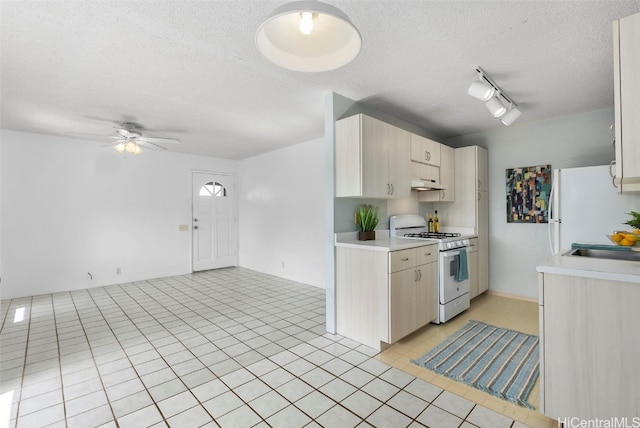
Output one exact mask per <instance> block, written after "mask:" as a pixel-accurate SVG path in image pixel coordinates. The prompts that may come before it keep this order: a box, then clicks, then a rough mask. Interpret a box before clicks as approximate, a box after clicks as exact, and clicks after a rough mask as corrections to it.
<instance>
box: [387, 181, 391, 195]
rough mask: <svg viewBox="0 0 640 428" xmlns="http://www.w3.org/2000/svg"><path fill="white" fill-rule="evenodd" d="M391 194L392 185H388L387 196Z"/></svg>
mask: <svg viewBox="0 0 640 428" xmlns="http://www.w3.org/2000/svg"><path fill="white" fill-rule="evenodd" d="M390 194H391V185H390V184H389V183H387V195H390Z"/></svg>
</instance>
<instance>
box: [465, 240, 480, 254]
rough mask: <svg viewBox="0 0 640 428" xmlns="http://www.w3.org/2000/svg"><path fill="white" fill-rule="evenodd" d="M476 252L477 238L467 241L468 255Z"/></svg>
mask: <svg viewBox="0 0 640 428" xmlns="http://www.w3.org/2000/svg"><path fill="white" fill-rule="evenodd" d="M476 251H478V238H471V239H469V246H468V247H467V252H468V253H475V252H476Z"/></svg>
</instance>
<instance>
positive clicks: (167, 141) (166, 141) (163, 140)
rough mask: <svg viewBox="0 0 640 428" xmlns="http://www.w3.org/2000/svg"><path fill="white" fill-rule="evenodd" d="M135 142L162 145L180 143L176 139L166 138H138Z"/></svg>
mask: <svg viewBox="0 0 640 428" xmlns="http://www.w3.org/2000/svg"><path fill="white" fill-rule="evenodd" d="M136 140H137V141H146V142H148V143H164V144H180V143H181V141H180V140H178V139H177V138H167V137H140V138H136Z"/></svg>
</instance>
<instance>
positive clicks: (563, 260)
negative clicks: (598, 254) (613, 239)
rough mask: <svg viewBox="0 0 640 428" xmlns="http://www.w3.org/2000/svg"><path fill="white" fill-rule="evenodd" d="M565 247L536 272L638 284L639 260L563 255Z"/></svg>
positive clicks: (639, 280)
mask: <svg viewBox="0 0 640 428" xmlns="http://www.w3.org/2000/svg"><path fill="white" fill-rule="evenodd" d="M569 251H571V250H570V249H565V250H563V251H561V252H560V253H559V254H558V255H556V256H554V257H553V258H551V259H550V260H548V261H547V262H545V263H543V264H541V265H540V266H538V267H537V268H536V270H537V271H538V272H543V273H552V274H557V275H569V276H578V277H583V278H595V279H606V280H612V281H623V282H633V283H637V284H640V262H633V261H626V260H607V259H598V258H595V257H579V256H563V255H562V254H566V253H567V252H569Z"/></svg>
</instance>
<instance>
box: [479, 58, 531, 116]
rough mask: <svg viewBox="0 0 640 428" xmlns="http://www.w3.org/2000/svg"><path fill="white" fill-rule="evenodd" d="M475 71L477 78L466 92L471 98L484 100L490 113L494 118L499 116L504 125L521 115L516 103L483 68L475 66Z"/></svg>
mask: <svg viewBox="0 0 640 428" xmlns="http://www.w3.org/2000/svg"><path fill="white" fill-rule="evenodd" d="M476 72H477V73H478V80H476V81H475V82H473V83H471V85H470V86H469V89H468V90H467V93H468V94H469V95H471V96H472V97H473V98H476V99H478V100H480V101H484V102H485V106H486V107H487V109H488V110H489V112H490V113H491V115H492V116H493V117H495V118H501V119H500V120H501V122H502V123H503V124H504V125H505V126H509V125H511V124H512V123H513V122H515V121H516V120H517V119H518V118H519V117H520V116H521V115H522V112H521V111H520V110H519V109H518V108H517V105H516V103H514V102H513V100H512V99H511V98H509V97H508V96H507V95H506V94H505V93H504V92H503V91H502V90H501V89H500V88H499V87H498V85H496V84H495V83H494V82H493V81H492V80H491V79H490V78H489V76H487V73H485V72H484V70H482V69H481V68H480V67H476Z"/></svg>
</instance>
